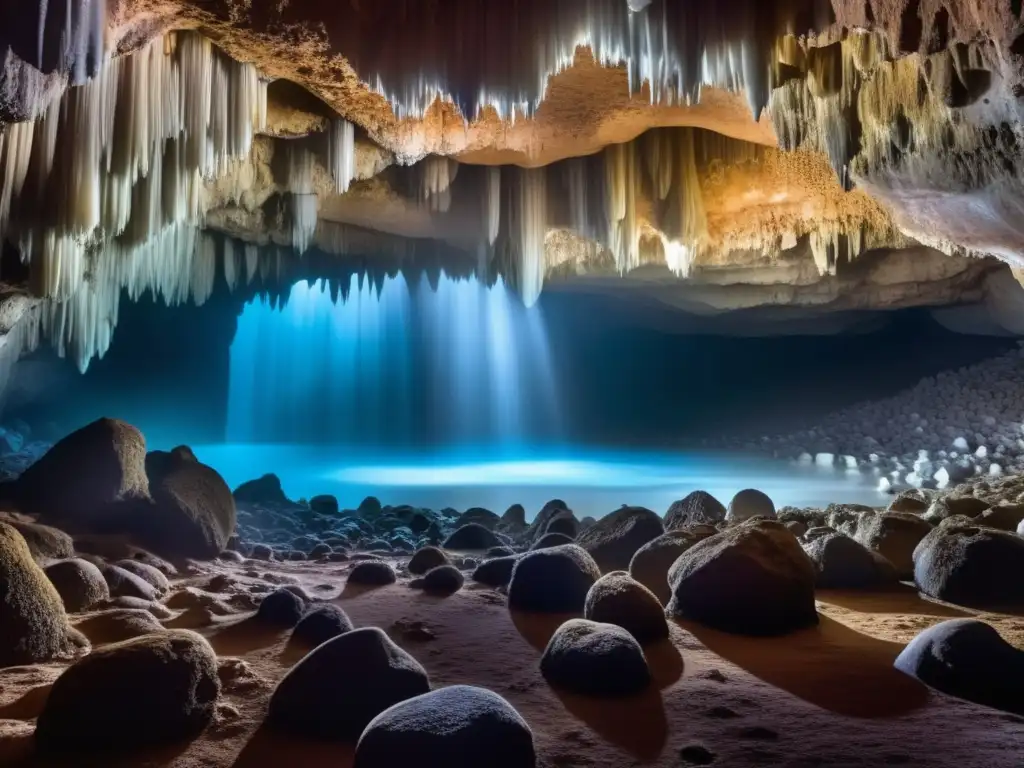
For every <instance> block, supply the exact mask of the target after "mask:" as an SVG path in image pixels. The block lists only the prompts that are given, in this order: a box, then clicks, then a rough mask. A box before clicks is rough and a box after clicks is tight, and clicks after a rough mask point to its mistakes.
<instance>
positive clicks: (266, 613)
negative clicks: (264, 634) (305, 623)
mask: <svg viewBox="0 0 1024 768" xmlns="http://www.w3.org/2000/svg"><path fill="white" fill-rule="evenodd" d="M305 612H306V603H305V601H303V599H302V598H301V597H299V596H298V595H296V594H295V593H294V592H292V591H291V590H289V589H285V588H284V587H281V588H279V589H275V590H274V591H273V592H271V593H270V594H269V595H267V596H266V597H264V598H263V599H262V600H261V601H260V607H259V608H257V609H256V617H255V618H256V620H257V621H259V622H261V623H263V624H268V625H270V626H273V627H288V628H291V627H294V626H295V625H297V624H298V623H299V621H300V620H301V619H302V616H303V614H304V613H305Z"/></svg>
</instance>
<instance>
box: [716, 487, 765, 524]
mask: <svg viewBox="0 0 1024 768" xmlns="http://www.w3.org/2000/svg"><path fill="white" fill-rule="evenodd" d="M754 517H764V518H767V519H768V520H774V519H775V504H774V503H773V502H772V500H771V499H770V498H769V497H768V494H766V493H764V492H762V491H759V490H757V489H756V488H746V489H744V490H742V491H740V492H739V493H737V494H736V495H735V496H733V497H732V501H730V502H729V509H728V510H727V511H726V513H725V519H726V520H728V521H729V522H730V523H741V522H743V521H744V520H750V519H751V518H754Z"/></svg>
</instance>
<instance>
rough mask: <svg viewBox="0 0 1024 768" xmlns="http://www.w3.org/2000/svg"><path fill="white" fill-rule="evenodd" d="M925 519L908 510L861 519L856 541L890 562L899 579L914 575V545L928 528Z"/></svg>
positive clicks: (927, 531) (930, 528) (926, 532)
mask: <svg viewBox="0 0 1024 768" xmlns="http://www.w3.org/2000/svg"><path fill="white" fill-rule="evenodd" d="M931 530H932V526H931V524H930V523H928V521H926V520H922V519H921V518H920V517H918V516H917V515H914V514H911V513H909V512H885V513H883V514H881V515H869V516H865V517H863V518H862V519H861V520H860V523H859V524H858V525H857V532H856V535H855V536H854V538H855V539H857V541H859V542H860V543H861V544H863V545H864V546H865V547H867V548H868V549H870V550H873V551H875V552H877V553H878V554H880V555H881V556H882V557H884V558H885V559H886V560H888V561H889V562H890V563H892V564H893V567H894V568H895V569H896V576H897V578H899V579H901V580H902V579H909V578H911V577H912V576H913V574H914V548H915V547H917V545H918V543H920V541H921V539H923V538H924V537H925V536H926V535H927V534H928V533H929V532H930V531H931Z"/></svg>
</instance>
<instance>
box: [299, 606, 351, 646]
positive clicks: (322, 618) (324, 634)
mask: <svg viewBox="0 0 1024 768" xmlns="http://www.w3.org/2000/svg"><path fill="white" fill-rule="evenodd" d="M353 629H355V626H354V625H353V624H352V620H351V619H350V618H349V617H348V614H347V613H345V612H344V611H343V610H342V609H341V608H339V607H338V606H336V605H334V604H333V603H318V604H316V605H314V606H312V607H311V608H310V609H309V610H308V611H306V613H305V615H304V616H303V617H302V618H301V619H299V623H298V624H296V625H295V629H294V630H292V639H294V640H298V641H301V642H302V643H305V644H306V645H312V646H317V645H320V644H321V643H326V642H327V641H328V640H330V639H331V638H333V637H337V636H338V635H343V634H345V633H346V632H351V631H352V630H353Z"/></svg>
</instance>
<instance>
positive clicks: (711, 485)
mask: <svg viewBox="0 0 1024 768" xmlns="http://www.w3.org/2000/svg"><path fill="white" fill-rule="evenodd" d="M194 450H195V452H196V456H197V457H198V458H199V460H200V461H203V462H205V463H208V464H210V465H211V466H213V467H215V468H216V469H217V470H218V471H220V473H221V474H222V475H223V476H224V478H225V479H226V480H227V482H228V484H229V485H231V486H232V487H235V486H237V485H238V484H240V483H242V482H244V481H246V480H251V479H253V478H255V477H259V476H260V475H261V474H263V473H265V472H274V473H276V474H277V475H278V477H280V478H281V482H282V485H283V486H284V490H285V492H286V493H287V494H288V496H289V497H290V498H293V499H299V498H310V497H311V496H314V495H316V494H320V493H330V494H333V495H335V496H336V497H337V498H338V501H339V502H340V504H341V505H342V506H343V507H348V508H354V507H356V506H357V505H358V504H359V502H360V501H361V500H362V499H363V498H364V497H366V496H371V495H372V496H376V497H377V498H379V499H380V500H381V502H382V503H384V504H412V505H413V506H419V507H430V508H434V509H440V508H442V507H454V508H455V509H459V510H462V509H466V508H468V507H472V506H483V507H487V508H488V509H492V510H495V511H497V512H499V513H500V512H503V511H504V510H505V509H507V508H508V507H509V506H510V505H511V504H514V503H519V504H522V505H523V506H524V507H525V508H526V510H527V515H528V516H531V517H532V516H533V515H534V514H536V513H537V511H538V510H539V509H540V508H541V506H543V504H544V502H546V501H548V500H549V499H551V498H560V499H563V500H564V501H565V502H566V503H568V504H569V506H570V507H572V508H573V509H574V510H575V511H576V512H577V514H579V515H581V516H583V515H593V516H595V517H599V516H601V515H604V514H607V513H608V512H611V511H613V510H615V509H617V508H618V507H619V506H621V505H622V504H639V505H641V506H645V507H648V508H650V509H653V510H655V511H656V512H658V513H659V514H664V512H665V511H666V510H667V509H668V507H669V505H670V504H671V503H672V502H673V501H675V500H677V499H680V498H682V497H683V496H685V495H686V494H687V493H689V492H690V491H693V490H697V489H703V490H706V491H709V492H710V493H712V494H714V495H715V496H716V497H718V498H719V499H721V500H722V501H723V502H728V500H729V499H730V498H731V497H732V496H733V494H735V493H736V492H737V491H739V490H742V489H743V488H751V487H754V488H759V489H761V490H763V491H764V492H765V493H767V494H768V495H769V496H771V497H772V499H773V500H774V501H775V504H776V506H785V505H792V506H815V507H823V506H825V505H827V504H829V503H832V502H845V503H860V504H873V505H879V504H883V503H884V501H885V499H884V497H883V496H882V495H881V494H879V493H878V491H877V490H875V484H876V483H877V480H874V479H872V478H870V477H869V476H862V475H860V474H859V473H853V474H847V473H846V472H844V471H838V470H826V469H821V468H818V467H802V466H796V465H794V464H789V463H786V462H780V461H771V460H764V459H753V458H746V457H736V456H724V455H715V454H701V455H693V454H681V453H669V452H659V453H647V452H636V451H612V450H573V451H555V450H543V449H538V450H533V451H522V452H515V453H512V452H507V451H502V452H499V451H493V450H477V451H467V450H459V451H443V452H434V453H431V454H415V453H406V454H398V455H396V454H395V453H394V452H386V453H384V452H378V453H375V452H371V451H367V450H365V449H362V448H360V449H357V450H346V449H344V448H341V447H336V446H312V445H230V444H227V445H211V446H200V447H197V448H194Z"/></svg>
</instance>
